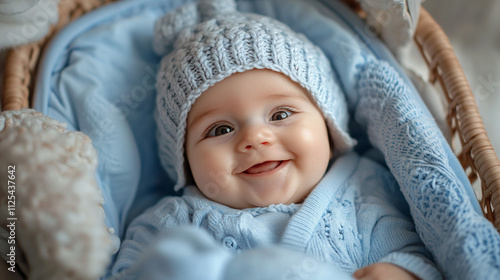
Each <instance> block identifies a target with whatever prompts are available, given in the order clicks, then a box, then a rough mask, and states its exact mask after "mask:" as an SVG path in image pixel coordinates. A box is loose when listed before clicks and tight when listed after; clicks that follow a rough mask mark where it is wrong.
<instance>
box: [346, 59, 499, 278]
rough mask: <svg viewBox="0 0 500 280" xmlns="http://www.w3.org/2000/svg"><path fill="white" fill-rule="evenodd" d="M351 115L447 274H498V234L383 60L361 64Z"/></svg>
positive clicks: (432, 129)
mask: <svg viewBox="0 0 500 280" xmlns="http://www.w3.org/2000/svg"><path fill="white" fill-rule="evenodd" d="M357 94H358V96H357V98H358V104H357V106H356V110H355V119H356V120H357V121H358V122H359V123H360V124H362V125H365V127H366V128H367V132H368V136H369V139H370V142H371V143H372V144H373V145H374V146H376V147H377V148H378V149H380V150H381V151H382V152H383V154H384V156H385V160H386V163H387V165H388V167H389V169H390V170H391V172H392V173H393V175H394V176H395V178H396V179H397V181H398V183H399V185H400V186H401V190H402V192H403V194H404V196H405V198H406V200H407V201H408V203H409V205H410V208H411V214H412V216H413V219H414V221H415V224H416V228H417V231H418V233H419V234H420V236H421V238H422V240H423V241H424V243H425V244H426V246H427V248H428V249H429V250H430V251H431V252H432V253H433V254H434V257H435V259H436V261H437V264H438V266H439V268H440V269H441V271H442V272H443V275H444V276H445V277H446V279H498V277H500V235H499V234H498V232H497V231H496V229H495V228H494V227H493V225H492V224H491V223H490V222H489V221H487V220H486V219H485V218H484V217H482V216H480V215H479V214H478V213H477V212H476V211H475V210H474V209H473V206H472V204H471V202H470V200H469V197H468V196H467V194H466V193H465V191H464V187H463V186H462V184H461V183H460V181H459V180H458V179H457V178H456V176H455V173H454V172H453V170H452V169H451V168H450V166H449V164H448V160H447V157H446V154H445V151H444V148H443V146H442V144H441V142H440V140H439V137H438V135H437V134H436V133H437V132H436V130H435V125H434V123H433V120H432V119H429V118H428V117H426V116H425V114H424V113H423V111H422V109H421V108H420V107H419V106H418V103H417V102H416V100H415V99H414V98H413V96H412V95H411V94H410V91H409V90H408V88H407V86H406V85H405V83H404V82H403V80H402V79H401V78H400V77H399V75H398V74H397V73H396V72H395V70H394V69H393V68H392V67H390V66H389V65H388V64H387V63H385V62H379V61H374V62H369V63H367V65H365V66H364V67H362V69H361V72H360V76H359V80H358V84H357Z"/></svg>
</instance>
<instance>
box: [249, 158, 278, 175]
mask: <svg viewBox="0 0 500 280" xmlns="http://www.w3.org/2000/svg"><path fill="white" fill-rule="evenodd" d="M282 163H283V161H265V162H263V163H259V164H256V165H254V166H252V167H250V168H248V169H247V170H245V171H243V173H246V174H259V173H264V172H268V171H271V170H273V169H275V168H277V167H278V166H280V165H281V164H282Z"/></svg>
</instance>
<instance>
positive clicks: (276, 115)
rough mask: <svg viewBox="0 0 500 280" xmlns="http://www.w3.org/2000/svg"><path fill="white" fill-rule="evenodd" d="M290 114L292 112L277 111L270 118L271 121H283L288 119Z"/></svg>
mask: <svg viewBox="0 0 500 280" xmlns="http://www.w3.org/2000/svg"><path fill="white" fill-rule="evenodd" d="M291 114H292V112H290V111H288V110H281V111H278V112H276V113H274V114H273V116H272V117H271V121H281V120H284V119H286V118H288V117H289V116H290V115H291Z"/></svg>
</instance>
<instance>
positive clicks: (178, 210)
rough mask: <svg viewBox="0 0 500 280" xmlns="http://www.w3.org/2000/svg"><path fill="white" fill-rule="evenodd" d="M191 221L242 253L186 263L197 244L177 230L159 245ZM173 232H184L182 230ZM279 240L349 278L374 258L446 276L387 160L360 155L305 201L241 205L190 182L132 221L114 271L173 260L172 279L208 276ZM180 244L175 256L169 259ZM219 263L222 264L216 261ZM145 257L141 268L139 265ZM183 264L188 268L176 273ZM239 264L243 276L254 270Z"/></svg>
mask: <svg viewBox="0 0 500 280" xmlns="http://www.w3.org/2000/svg"><path fill="white" fill-rule="evenodd" d="M186 224H191V225H195V226H197V227H200V228H203V229H205V230H206V231H208V233H209V234H210V235H211V236H212V238H213V239H214V240H215V241H216V242H217V243H220V244H222V247H225V248H226V249H227V250H226V252H236V253H230V256H227V255H225V254H222V255H224V257H220V256H219V257H213V258H208V259H209V260H207V261H205V262H202V261H198V262H196V263H195V264H193V266H196V268H195V267H192V269H186V267H189V266H188V265H186V262H192V260H189V257H192V256H193V254H186V253H185V252H186V251H189V252H190V251H192V250H193V249H192V246H193V245H192V244H189V243H183V242H180V241H179V242H177V243H175V242H174V241H173V240H175V238H173V237H172V235H170V236H169V237H168V239H169V242H171V243H169V244H174V243H175V244H176V245H175V246H174V247H175V249H173V248H172V246H166V247H164V246H160V245H158V243H155V240H157V237H158V236H159V235H161V233H162V232H163V233H164V232H168V231H169V230H170V229H172V228H176V227H177V228H178V227H179V226H180V225H186ZM174 236H177V237H178V238H179V239H184V240H185V238H186V237H185V236H184V235H183V234H179V235H174ZM194 239H196V238H194ZM193 242H197V241H193ZM151 244H156V245H154V247H155V253H154V254H149V255H148V249H147V248H148V247H149V246H151ZM159 244H161V242H160V243H159ZM180 244H184V245H180ZM273 244H279V245H280V246H282V247H285V248H289V249H292V250H296V251H301V252H305V253H306V255H307V256H310V257H313V258H314V260H315V261H318V262H320V263H322V264H331V265H332V266H333V267H337V268H338V269H339V270H341V271H340V272H338V273H339V275H342V276H344V277H345V276H346V275H347V273H348V274H351V273H352V272H354V271H355V270H356V269H358V268H361V267H364V266H367V265H370V264H372V263H375V262H389V263H393V264H395V265H398V266H401V267H403V268H405V269H407V270H408V271H411V272H412V273H414V274H415V275H417V276H419V277H420V278H422V279H441V275H440V273H439V272H438V270H437V269H436V267H435V266H434V264H433V262H432V260H431V259H432V257H431V254H430V253H429V252H428V251H427V250H426V249H425V247H424V245H423V243H422V241H421V240H420V238H419V236H418V234H417V233H416V232H415V228H414V225H413V222H412V220H411V218H410V217H409V209H408V205H407V204H406V202H405V200H404V198H403V196H402V194H401V192H400V191H399V188H398V186H397V183H396V182H395V180H394V178H393V177H392V175H391V174H390V173H389V171H388V170H387V169H385V168H384V167H382V166H381V165H378V164H377V163H375V162H373V161H371V160H369V159H367V158H363V157H359V156H358V155H357V154H355V153H351V154H348V155H345V156H342V157H340V158H338V159H337V160H336V161H335V162H334V164H333V166H332V167H331V168H330V169H329V171H328V172H327V173H326V174H325V176H324V178H323V179H322V180H321V182H320V183H319V184H318V185H317V186H316V188H315V189H314V190H313V192H312V193H311V194H310V195H309V196H308V197H307V198H306V200H305V201H304V203H303V204H302V205H295V204H292V205H271V206H269V207H265V208H251V209H243V210H236V209H232V208H229V207H227V206H224V205H221V204H219V203H216V202H213V201H210V200H208V199H206V198H205V197H203V195H202V194H201V193H200V192H199V191H198V190H197V189H196V188H195V187H189V188H188V189H187V190H186V191H185V194H184V195H183V196H182V197H167V198H164V199H163V200H161V201H160V202H159V203H158V204H157V205H156V206H154V207H153V208H151V209H149V210H148V211H147V212H145V213H144V214H142V215H141V216H139V217H138V218H136V219H135V220H134V221H133V222H132V224H131V225H130V226H129V229H128V231H127V234H126V238H125V240H124V242H123V243H122V246H121V249H120V253H119V255H118V259H117V261H116V262H115V265H114V267H113V274H114V275H115V277H117V278H123V279H128V278H134V277H138V275H139V274H140V275H141V277H144V270H151V269H158V267H162V268H165V266H167V265H168V266H169V269H168V271H167V272H166V273H167V274H168V275H169V276H170V277H171V278H172V279H177V278H176V277H178V278H179V279H181V278H182V279H187V278H189V275H190V274H191V273H192V270H193V269H198V270H200V269H201V268H203V269H201V270H203V271H205V273H206V275H208V274H210V273H209V271H211V272H213V271H214V270H217V271H220V273H219V274H220V275H227V274H228V273H227V270H235V268H234V267H231V266H232V265H230V264H231V262H229V261H228V259H231V258H232V256H234V255H237V254H238V253H237V252H240V251H246V250H251V249H254V248H265V247H269V246H273ZM162 247H164V248H163V249H161V248H162ZM219 247H221V246H219ZM211 248H212V247H211ZM214 248H217V247H216V246H215V247H213V248H212V249H211V250H219V249H214ZM174 250H175V251H176V253H175V254H176V255H175V256H170V257H165V255H169V254H170V255H172V252H173V251H174ZM275 251H276V250H275ZM277 251H279V250H277ZM205 252H206V250H205ZM270 254H273V253H270ZM274 254H276V252H274ZM162 255H163V256H162ZM278 255H279V254H278ZM148 256H149V257H148ZM187 256H189V257H187ZM161 258H164V259H167V260H168V261H165V263H163V264H162V265H159V266H157V267H156V268H152V267H151V266H145V265H144V264H151V263H152V262H153V260H155V261H158V259H161ZM217 259H218V260H219V261H215V260H217ZM214 261H215V262H218V264H217V265H214ZM172 262H175V263H177V265H172ZM183 262H184V263H183ZM139 263H141V264H142V265H143V267H142V268H138V265H139ZM228 263H229V264H228ZM313 263H314V262H313ZM249 266H251V265H250V264H249ZM130 267H132V269H129V268H130ZM200 267H201V268H200ZM313 267H314V266H313ZM134 268H135V269H134ZM181 268H183V270H184V271H175V270H180V269H181ZM241 269H243V271H241ZM239 270H240V271H239V272H237V273H238V275H239V274H242V273H243V274H244V273H245V272H248V271H249V270H250V269H249V268H248V267H246V268H245V267H243V268H241V267H240V269H239ZM224 271H226V272H224ZM138 273H139V274H138ZM148 273H152V272H151V271H149V272H148ZM215 274H217V273H215ZM163 275H165V274H163ZM206 275H205V276H204V277H208V276H206ZM329 277H331V275H329ZM147 278H150V277H147ZM152 278H154V277H152ZM314 278H316V279H323V278H321V277H318V276H314ZM193 279H194V278H193ZM210 279H223V277H222V276H221V277H217V276H215V277H213V278H210ZM228 279H229V278H228Z"/></svg>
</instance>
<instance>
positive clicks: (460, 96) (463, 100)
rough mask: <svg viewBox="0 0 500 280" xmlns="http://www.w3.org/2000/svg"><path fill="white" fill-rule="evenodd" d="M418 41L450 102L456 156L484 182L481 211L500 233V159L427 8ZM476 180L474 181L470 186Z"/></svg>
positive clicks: (442, 33) (418, 30)
mask: <svg viewBox="0 0 500 280" xmlns="http://www.w3.org/2000/svg"><path fill="white" fill-rule="evenodd" d="M415 41H416V43H417V46H418V47H419V49H420V50H421V52H422V55H423V57H424V59H425V60H426V62H427V65H428V66H429V70H430V73H431V77H430V78H431V81H435V80H438V81H439V83H440V84H441V87H442V88H443V92H444V94H445V95H446V97H447V100H448V102H449V103H448V106H449V108H448V113H449V114H450V115H449V116H448V118H447V119H448V125H449V126H450V128H451V129H452V131H453V133H454V134H457V135H458V137H459V139H460V142H461V144H462V150H461V151H460V152H459V154H458V155H457V157H458V158H459V160H460V162H461V163H462V166H463V167H464V169H465V168H468V167H470V168H471V172H473V173H476V175H477V177H479V179H480V180H481V189H482V197H481V206H482V210H483V212H484V215H485V217H487V218H488V219H489V220H490V221H491V222H493V224H494V225H495V228H496V229H497V230H498V231H499V232H500V160H499V159H498V157H497V155H496V153H495V151H494V150H493V146H492V145H491V143H490V140H489V138H488V135H487V134H486V130H485V129H484V124H483V121H482V119H481V116H480V115H479V110H478V107H477V104H476V101H475V99H474V95H473V93H472V90H471V88H470V85H469V83H468V82H467V79H466V77H465V74H464V72H463V70H462V67H461V66H460V63H459V62H458V60H457V58H456V56H455V53H454V52H453V49H452V47H451V44H450V42H449V40H448V38H447V37H446V34H445V33H444V31H443V30H442V29H441V27H440V26H439V25H438V24H437V23H436V22H435V21H434V19H433V18H432V17H431V15H430V14H429V13H428V12H427V11H426V10H425V9H424V8H421V10H420V18H419V21H418V26H417V29H416V31H415ZM472 177H475V176H472ZM473 181H475V178H473V180H472V182H471V183H473ZM495 209H498V211H495Z"/></svg>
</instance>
